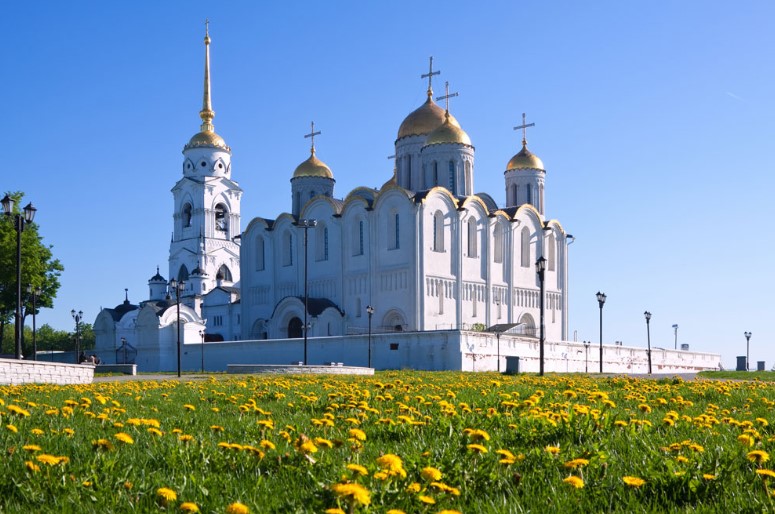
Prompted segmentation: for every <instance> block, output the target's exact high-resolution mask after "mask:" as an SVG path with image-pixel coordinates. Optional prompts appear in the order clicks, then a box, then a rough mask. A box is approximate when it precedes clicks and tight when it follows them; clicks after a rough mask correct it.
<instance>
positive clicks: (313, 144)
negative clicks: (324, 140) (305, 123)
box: [304, 121, 321, 154]
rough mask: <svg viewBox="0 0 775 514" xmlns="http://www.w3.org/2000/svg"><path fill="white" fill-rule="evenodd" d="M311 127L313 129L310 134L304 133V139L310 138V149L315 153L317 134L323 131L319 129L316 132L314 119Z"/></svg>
mask: <svg viewBox="0 0 775 514" xmlns="http://www.w3.org/2000/svg"><path fill="white" fill-rule="evenodd" d="M310 127H311V131H310V133H309V134H304V139H306V138H310V140H311V143H312V144H311V145H310V149H309V151H310V153H312V154H314V153H315V136H319V135H320V134H321V132H320V131H319V130H318V131H317V132H315V122H314V121H311V122H310Z"/></svg>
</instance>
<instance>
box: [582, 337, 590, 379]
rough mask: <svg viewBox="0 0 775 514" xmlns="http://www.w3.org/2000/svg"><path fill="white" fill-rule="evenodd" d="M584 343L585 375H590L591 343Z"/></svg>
mask: <svg viewBox="0 0 775 514" xmlns="http://www.w3.org/2000/svg"><path fill="white" fill-rule="evenodd" d="M583 343H584V373H589V345H591V344H592V343H591V342H590V341H583Z"/></svg>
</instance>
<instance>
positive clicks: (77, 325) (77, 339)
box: [70, 309, 83, 364]
mask: <svg viewBox="0 0 775 514" xmlns="http://www.w3.org/2000/svg"><path fill="white" fill-rule="evenodd" d="M70 315H71V316H72V317H73V319H74V320H75V363H76V364H80V362H81V320H83V311H78V312H75V309H73V310H71V311H70Z"/></svg>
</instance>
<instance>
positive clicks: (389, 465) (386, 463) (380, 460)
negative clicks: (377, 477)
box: [377, 453, 404, 471]
mask: <svg viewBox="0 0 775 514" xmlns="http://www.w3.org/2000/svg"><path fill="white" fill-rule="evenodd" d="M377 465H378V466H379V467H380V468H382V469H386V470H388V471H399V470H403V469H404V463H403V461H402V460H401V457H399V456H398V455H393V454H392V453H386V454H385V455H382V456H381V457H377Z"/></svg>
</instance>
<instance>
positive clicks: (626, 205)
mask: <svg viewBox="0 0 775 514" xmlns="http://www.w3.org/2000/svg"><path fill="white" fill-rule="evenodd" d="M276 4H277V5H275V3H273V4H269V3H268V2H267V3H265V2H228V3H227V2H221V3H214V2H200V1H187V2H141V1H138V2H130V3H117V2H53V1H52V2H48V3H43V2H15V3H12V4H9V5H6V6H5V8H4V19H5V22H4V23H3V29H2V32H3V44H2V47H1V49H0V53H1V55H2V65H3V69H4V71H3V80H2V82H0V93H1V95H0V98H2V102H3V109H2V113H3V114H2V115H3V117H4V120H3V122H2V123H0V136H1V139H2V140H3V141H5V142H6V149H5V150H4V151H3V152H2V154H3V155H2V160H3V172H2V181H1V182H0V189H2V190H3V191H13V190H21V191H24V192H25V193H26V195H27V196H26V198H25V201H28V200H31V201H32V202H33V203H34V204H35V206H36V207H37V208H38V216H37V219H36V221H37V222H38V223H39V224H40V232H41V234H42V235H43V237H44V239H45V242H47V243H49V244H52V245H53V246H54V252H55V255H56V256H57V257H59V258H60V259H61V260H62V262H63V264H64V266H65V272H64V274H63V275H62V287H61V289H60V293H59V297H58V298H57V300H56V305H55V308H54V309H51V310H44V311H43V313H42V314H41V315H40V316H39V318H38V321H39V323H41V324H42V323H49V324H51V325H52V326H54V327H56V328H60V329H71V328H72V326H73V323H72V319H71V318H70V314H69V312H70V309H72V308H75V309H76V310H83V311H84V314H85V317H86V319H88V320H94V318H95V317H96V316H97V313H98V311H99V308H100V307H101V306H105V307H112V306H114V305H116V304H118V303H120V302H121V301H122V300H123V295H124V288H125V287H127V288H129V296H130V300H132V301H133V302H138V301H141V300H144V299H146V298H147V294H148V293H147V280H148V278H150V277H151V276H152V275H153V274H154V273H155V271H156V265H157V264H158V265H161V271H162V274H163V275H164V276H167V274H168V273H167V265H166V263H167V256H168V249H169V240H170V235H171V231H172V207H173V204H172V194H171V193H170V189H171V188H172V186H173V185H174V184H175V182H176V181H177V180H178V179H179V177H180V176H181V163H182V155H181V153H180V152H181V150H182V147H183V145H184V144H185V143H186V142H187V141H188V139H189V138H190V137H191V136H192V135H193V134H194V133H196V132H197V131H198V127H199V123H200V121H199V118H198V111H199V109H200V108H201V97H202V68H203V44H202V38H203V32H204V20H205V18H206V17H209V18H210V20H211V25H210V33H211V37H212V46H211V55H212V87H213V106H214V109H215V111H216V117H215V126H216V130H217V132H218V133H219V134H220V135H221V136H223V137H224V138H225V139H226V142H227V143H228V144H229V145H230V146H231V147H232V150H233V164H232V173H233V177H234V179H235V180H237V181H238V182H239V183H240V185H241V186H242V187H243V189H244V190H245V195H244V197H243V201H242V228H243V229H244V228H245V227H246V226H247V224H248V223H249V221H250V220H251V219H252V218H253V217H255V216H263V217H275V216H277V215H278V214H279V213H280V212H284V211H287V210H290V183H289V179H290V177H291V174H292V173H293V170H294V168H295V167H296V166H297V165H298V164H299V163H300V162H301V161H303V160H304V159H306V157H307V156H308V143H309V141H308V140H305V139H304V138H303V137H302V136H303V134H305V133H306V132H308V129H309V122H310V120H315V123H316V127H317V128H319V129H320V130H322V132H323V134H322V135H321V136H320V137H319V138H317V139H316V143H317V147H318V156H319V157H320V158H321V159H322V160H323V161H325V162H326V163H327V164H328V165H329V166H330V167H331V169H332V170H333V172H334V175H335V178H336V180H337V183H336V191H335V193H336V195H337V196H340V197H341V196H344V195H345V194H346V193H347V192H348V191H349V190H351V189H352V188H354V187H356V186H359V185H366V186H372V187H376V186H379V185H381V184H382V183H384V182H385V180H387V179H388V178H389V177H390V175H391V172H392V161H389V160H387V159H386V157H387V156H388V155H391V154H392V153H393V142H394V140H395V137H396V133H397V130H398V126H399V125H400V123H401V121H402V120H403V118H404V117H405V116H406V115H407V114H408V113H409V112H411V111H412V110H414V109H415V108H416V107H418V106H419V105H420V104H421V103H422V102H423V100H424V94H425V83H424V82H423V81H422V80H421V79H420V74H421V73H425V72H426V70H427V66H428V56H429V55H433V56H434V58H435V64H436V66H437V67H438V68H439V69H441V71H442V75H441V77H440V80H437V81H436V83H435V90H436V92H437V93H438V94H441V91H442V89H443V81H445V80H448V81H449V82H450V85H451V88H452V89H453V90H454V91H459V92H460V97H459V98H455V99H453V100H452V106H451V109H452V112H453V114H454V115H455V117H456V118H457V119H458V120H459V121H460V123H461V125H462V126H463V128H464V129H465V130H466V131H467V132H468V134H469V135H470V136H471V139H472V140H473V143H474V145H475V147H476V166H475V179H474V180H475V189H476V190H477V191H485V192H489V193H491V194H492V196H493V197H494V198H495V200H496V201H497V202H498V203H499V204H502V203H503V201H504V198H505V193H504V190H503V171H504V168H505V165H506V163H507V162H508V160H509V159H510V158H511V156H512V155H513V154H514V153H515V152H516V151H517V150H518V147H519V137H520V136H519V134H518V133H516V132H514V131H513V130H512V129H511V128H512V127H513V126H514V125H516V124H517V123H518V122H519V121H520V119H521V113H522V112H527V114H528V121H533V122H535V123H536V127H535V129H533V130H531V131H530V132H529V134H528V139H529V146H530V148H531V150H533V152H534V153H536V154H537V155H539V156H540V157H541V158H542V159H543V161H544V164H545V165H546V168H547V178H546V184H547V186H546V206H547V215H548V216H549V217H551V218H556V219H559V220H560V222H561V223H562V224H563V226H564V227H565V228H566V230H567V231H568V232H570V233H572V234H574V235H575V236H576V238H577V239H576V242H575V243H574V244H573V245H572V246H571V247H570V259H571V260H570V277H571V278H570V334H571V338H572V336H573V334H574V332H577V334H578V336H577V337H578V340H584V339H588V340H592V341H595V342H596V341H597V340H598V337H599V336H598V305H597V301H596V300H595V293H596V292H597V291H598V290H601V291H604V292H605V293H606V294H607V295H608V301H607V303H606V305H605V309H604V338H605V340H606V342H613V341H615V340H621V341H623V342H624V344H627V345H635V346H641V345H642V346H645V344H646V327H645V322H644V318H643V311H644V310H646V309H648V310H650V311H651V312H652V313H653V318H652V322H651V327H652V330H651V334H652V344H653V345H654V346H658V347H659V346H661V347H672V346H673V330H672V328H671V326H672V325H673V324H674V323H677V324H679V326H680V328H679V332H678V342H679V344H680V343H688V344H690V345H691V348H692V349H698V350H706V351H711V352H718V353H720V354H721V355H722V362H723V363H724V365H725V366H726V367H732V366H734V357H735V356H736V355H743V354H745V338H744V337H743V332H744V331H746V330H748V331H751V332H753V337H752V339H751V361H756V360H765V361H767V367H768V368H769V367H770V366H772V364H773V361H775V329H773V327H772V323H771V322H770V320H771V319H772V318H773V314H772V310H773V309H774V308H775V302H773V295H772V291H773V285H775V280H774V278H775V271H773V258H772V254H773V242H772V237H771V236H767V235H766V233H767V231H768V230H769V229H768V227H769V225H770V224H772V223H773V221H774V220H775V207H773V203H775V202H774V201H773V198H772V195H773V193H772V192H773V190H775V179H774V178H773V175H774V172H775V166H774V164H775V158H774V157H773V152H772V151H771V148H772V142H771V141H772V138H773V136H774V135H775V77H773V70H775V67H773V59H775V30H773V29H772V20H773V19H775V4H773V3H772V2H768V1H760V2H755V1H754V2H743V3H739V4H735V5H734V6H733V5H732V4H730V3H729V2H720V1H715V2H708V1H682V2H667V1H665V2H621V1H608V2H572V1H567V2H539V1H527V2H514V1H508V2H506V1H503V2H480V3H479V4H476V5H475V4H473V3H471V2H462V1H451V2H450V1H447V2H443V3H442V2H363V1H342V2H309V3H306V2H277V3H276Z"/></svg>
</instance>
